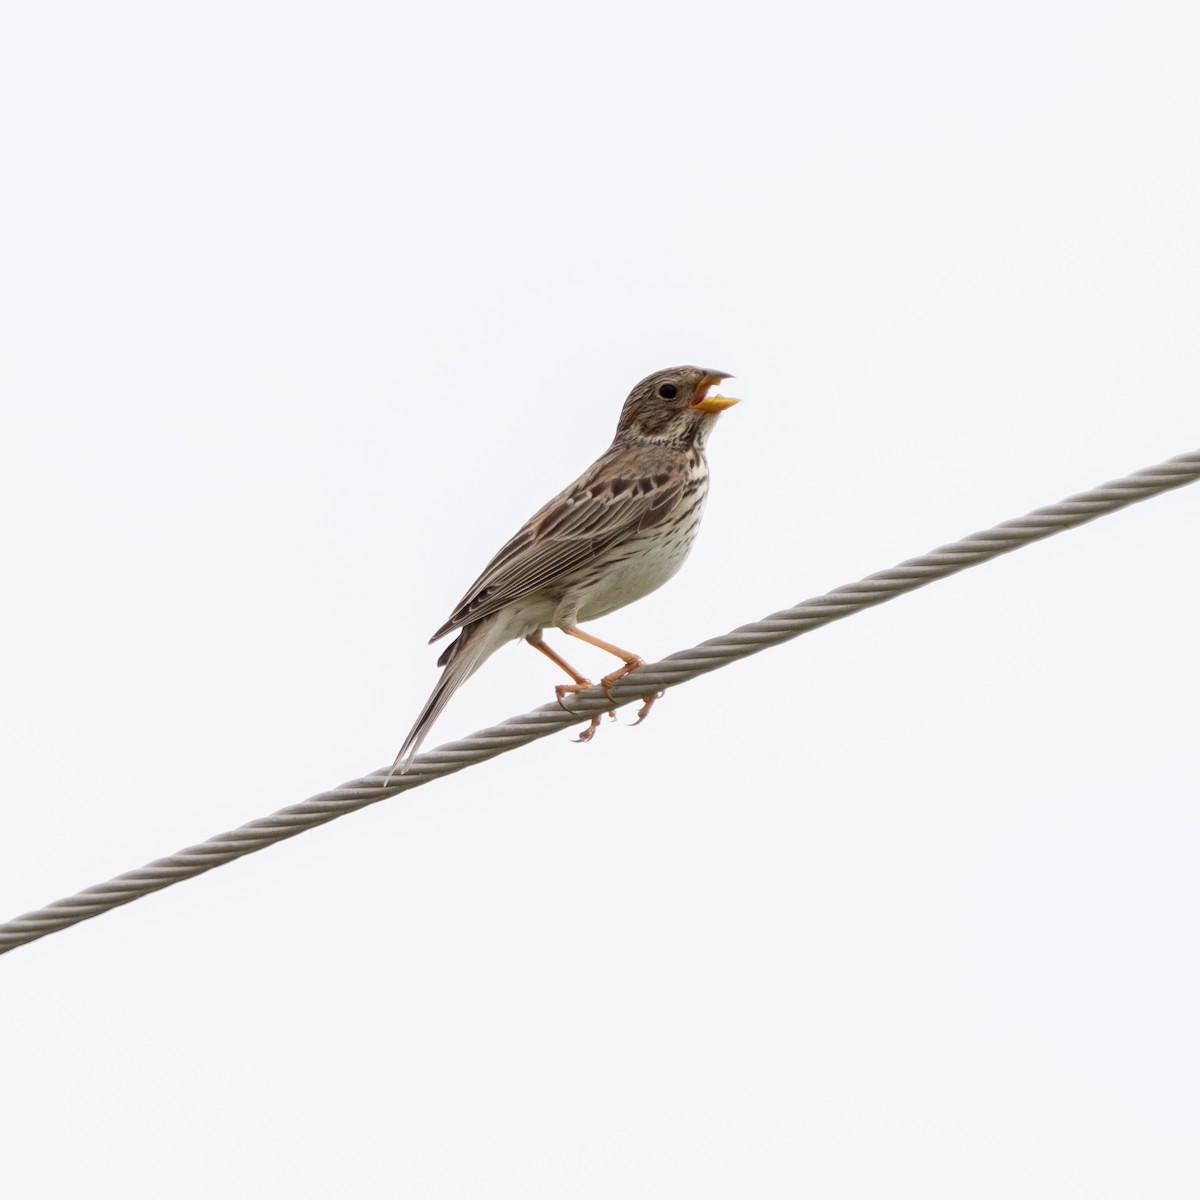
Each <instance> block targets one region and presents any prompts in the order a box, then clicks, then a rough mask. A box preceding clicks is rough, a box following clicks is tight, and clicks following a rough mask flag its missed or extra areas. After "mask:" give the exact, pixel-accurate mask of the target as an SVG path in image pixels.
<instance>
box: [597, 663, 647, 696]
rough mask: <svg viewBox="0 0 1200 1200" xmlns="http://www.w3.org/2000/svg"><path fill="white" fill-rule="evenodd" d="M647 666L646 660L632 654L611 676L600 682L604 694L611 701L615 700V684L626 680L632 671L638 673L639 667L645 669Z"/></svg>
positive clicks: (606, 676)
mask: <svg viewBox="0 0 1200 1200" xmlns="http://www.w3.org/2000/svg"><path fill="white" fill-rule="evenodd" d="M645 665H646V660H645V659H644V658H639V657H638V656H637V655H636V654H631V655H630V656H629V657H628V658H627V659H626V660H625V662H624V664H623V665H622V666H619V667H618V668H617V669H616V670H615V671H613V673H612V674H611V675H605V677H604V678H603V679H602V680H600V686H601V688H603V689H604V694H605V695H606V696H607V697H608V698H609V699H610V700H612V699H613V698H614V697H613V694H612V687H613V684H614V683H616V682H617V680H618V679H624V678H625V676H626V675H628V674H629V672H630V671H636V670H637V669H638V667H644V666H645Z"/></svg>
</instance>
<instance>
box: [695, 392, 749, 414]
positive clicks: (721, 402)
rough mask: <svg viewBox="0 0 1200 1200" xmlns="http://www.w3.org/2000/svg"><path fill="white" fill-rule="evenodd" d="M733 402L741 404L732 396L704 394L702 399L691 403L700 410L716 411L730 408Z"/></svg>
mask: <svg viewBox="0 0 1200 1200" xmlns="http://www.w3.org/2000/svg"><path fill="white" fill-rule="evenodd" d="M735 404H741V401H740V400H738V399H736V398H735V397H733V396H719V395H718V396H705V397H704V399H703V400H699V401H697V402H696V403H695V404H693V405H692V407H693V408H698V409H699V410H700V411H701V412H707V413H716V412H721V411H722V409H726V408H732V407H733V406H734V405H735Z"/></svg>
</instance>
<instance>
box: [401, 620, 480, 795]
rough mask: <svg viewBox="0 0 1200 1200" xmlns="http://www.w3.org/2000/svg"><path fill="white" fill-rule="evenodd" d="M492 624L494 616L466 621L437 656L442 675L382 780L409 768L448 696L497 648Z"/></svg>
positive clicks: (444, 705)
mask: <svg viewBox="0 0 1200 1200" xmlns="http://www.w3.org/2000/svg"><path fill="white" fill-rule="evenodd" d="M494 624H495V622H494V620H487V619H485V620H483V621H478V622H475V623H473V624H471V625H468V626H467V627H466V628H465V629H464V630H463V631H462V633H460V634H459V635H458V637H457V638H455V639H454V641H453V642H451V643H450V645H449V646H447V647H446V649H445V651H444V652H443V654H442V656H441V658H439V659H438V666H439V667H442V668H444V669H443V671H442V677H441V679H439V680H438V683H437V687H435V688H434V689H433V693H432V695H430V697H429V699H428V700H426V701H425V707H424V708H422V709H421V715H420V716H419V717H417V722H416V724H415V725H414V726H413V727H412V729H410V730H409V733H408V737H406V738H405V739H404V745H403V746H401V747H400V753H399V754H397V755H396V761H395V762H394V763H392V769H391V770H390V771H389V772H388V773H387V778H386V779H384V783H387V781H388V779H391V777H392V776H393V775H395V774H397V773H399V774H401V775H403V774H404V772H405V771H407V770H408V766H409V763H411V762H412V760H413V758H414V756H415V755H416V753H417V751H418V750H419V749H420V748H421V743H422V742H423V741H424V740H425V738H426V736H427V735H428V733H429V731H430V730H431V729H432V728H433V723H434V722H435V721H436V720H437V719H438V717H439V716H440V715H441V711H442V709H443V708H445V707H446V705H447V704H449V702H450V697H451V696H453V695H454V693H455V692H457V691H458V689H459V688H460V687H462V685H463V684H464V683H466V681H467V680H468V679H469V678H470V677H471V676H472V675H473V674H474V673H475V671H476V670H477V669H478V668H479V667H480V666H482V665H483V660H484V659H485V658H487V657H488V655H490V654H491V652H492V651H493V650H494V649H495V648H496V647H495V645H493V644H490V641H491V639H490V638H489V634H490V633H491V631H492V626H493V625H494Z"/></svg>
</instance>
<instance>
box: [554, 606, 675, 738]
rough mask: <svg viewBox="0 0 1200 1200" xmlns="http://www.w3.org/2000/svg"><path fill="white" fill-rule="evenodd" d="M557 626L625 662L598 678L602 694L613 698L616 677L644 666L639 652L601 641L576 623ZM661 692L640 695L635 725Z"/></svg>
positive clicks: (620, 677) (643, 660)
mask: <svg viewBox="0 0 1200 1200" xmlns="http://www.w3.org/2000/svg"><path fill="white" fill-rule="evenodd" d="M559 628H560V629H561V630H562V631H563V633H565V634H567V635H569V636H570V637H574V638H579V640H580V641H581V642H587V643H588V645H590V646H595V647H596V649H597V650H606V651H607V652H608V653H609V654H611V655H612V656H613V657H614V658H619V659H621V660H622V662H623V663H624V664H625V665H624V666H621V667H618V668H617V669H616V670H615V671H613V672H612V674H611V675H605V676H604V678H603V679H601V680H600V686H601V687H602V688H603V689H604V694H605V695H606V696H607V697H608V698H609V699H610V700H612V699H613V694H612V686H613V684H614V683H616V682H617V680H618V679H623V678H624V677H625V676H626V675H628V674H629V672H630V671H636V670H637V669H638V667H644V666H645V665H646V660H645V659H644V658H642V657H641V655H639V654H633V653H632V652H631V651H629V650H622V649H621V647H620V646H614V645H612V644H611V643H610V642H605V641H601V640H600V638H598V637H596V636H595V635H593V634H590V633H586V632H585V631H584V630H582V629H580V628H579V627H578V626H577V625H560V626H559ZM661 695H662V693H661V692H655V693H654V694H653V695H651V696H643V697H642V707H641V708H640V709H639V710H638V715H637V720H636V721H634V724H635V725H638V724H640V723H641V722H642V721H644V720H645V719H646V716H647V714H648V713H649V712H650V709H651V708H653V707H654V702H655V700H657V699H658V698H659V696H661Z"/></svg>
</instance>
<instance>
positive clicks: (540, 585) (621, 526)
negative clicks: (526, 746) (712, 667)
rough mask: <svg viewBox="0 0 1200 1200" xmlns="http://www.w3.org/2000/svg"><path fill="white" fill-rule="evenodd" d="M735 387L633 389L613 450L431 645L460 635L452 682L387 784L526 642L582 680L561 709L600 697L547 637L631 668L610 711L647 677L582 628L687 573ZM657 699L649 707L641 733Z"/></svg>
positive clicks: (452, 657)
mask: <svg viewBox="0 0 1200 1200" xmlns="http://www.w3.org/2000/svg"><path fill="white" fill-rule="evenodd" d="M729 378H731V376H729V375H728V374H726V373H725V372H723V371H711V370H707V369H705V368H703V367H694V366H683V367H671V368H668V369H667V370H664V371H656V372H655V373H654V374H653V375H648V376H646V378H645V379H643V380H642V381H641V382H640V383H639V384H637V386H636V387H634V389H633V390H632V391H631V392H630V393H629V396H628V398H627V399H626V401H625V404H624V406H623V407H622V409H621V416H620V419H619V420H618V422H617V430H616V435H615V436H614V438H613V441H612V445H610V446H609V448H608V449H607V450H606V451H605V452H604V453H603V454H602V455H601V456H600V457H599V458H598V459H596V461H595V462H594V463H593V464H592V465H591V466H590V467H588V469H587V470H586V471H584V472H583V474H582V475H580V476H579V478H578V479H576V480H575V482H574V483H572V484H571V485H570V486H568V487H566V488H564V489H563V490H562V491H561V492H559V493H558V495H557V496H555V497H554V499H553V500H551V501H549V503H547V504H545V505H544V506H543V507H542V508H540V509H538V511H537V512H536V513H534V514H533V516H532V517H530V518H529V520H528V521H526V522H525V524H524V525H522V526H521V528H520V529H519V530H518V531H517V532H516V533H515V534H514V535H513V536H512V537H511V538H510V539H509V540H508V541H507V542H506V543H505V544H504V545H503V546H502V547H501V548H500V550H499V551H498V552H497V554H496V556H495V557H494V558H493V559H492V560H491V562H489V563H488V565H487V566H486V567H484V569H483V571H482V573H481V574H480V576H479V578H478V579H476V580H475V582H474V583H473V584H471V586H470V587H469V588H468V589H467V592H466V594H465V595H464V596H463V598H462V600H460V601H459V603H458V606H457V607H456V608H455V609H454V611H453V612H452V613H451V614H450V617H449V619H448V620H447V621H446V622H445V624H443V625H442V626H441V628H440V629H438V631H437V632H436V633H435V634H434V635H433V637H431V638H430V639H429V641H430V644H431V645H432V644H433V643H434V642H437V641H440V640H441V639H442V638H443V637H445V636H446V635H447V634H449V633H453V632H454V631H455V630H458V636H457V637H456V638H455V639H454V641H452V642H451V643H450V644H449V645H448V646H447V647H446V649H445V650H444V651H443V652H442V655H441V657H440V658H439V659H438V663H437V665H438V666H439V667H441V668H442V675H441V678H440V679H439V680H438V683H437V686H436V687H435V688H434V689H433V692H432V694H431V695H430V697H429V699H428V700H426V702H425V706H424V708H422V709H421V712H420V715H419V716H418V717H417V720H416V723H415V724H414V725H413V727H412V729H411V731H410V732H409V734H408V736H407V737H406V738H405V739H404V743H403V745H402V746H401V747H400V752H399V753H398V754H397V755H396V761H395V762H394V763H393V764H392V768H391V770H390V771H389V772H388V775H387V779H390V778H391V776H392V774H393V773H397V772H398V773H400V774H403V773H404V772H406V771H407V770H408V768H409V765H410V764H411V762H412V760H413V758H414V756H415V755H416V753H417V751H418V750H419V749H420V747H421V743H422V742H423V741H424V740H425V738H426V736H427V735H428V734H429V731H430V729H431V728H432V727H433V724H434V722H435V721H436V720H437V718H438V717H439V716H440V714H441V712H442V710H443V709H444V708H445V707H446V704H447V703H448V702H449V700H450V698H451V696H453V695H454V693H455V692H456V691H458V689H459V688H460V687H461V686H462V685H463V684H464V683H465V682H466V681H467V680H468V679H469V678H470V677H471V676H472V675H473V674H474V673H475V672H476V671H477V670H479V668H480V667H481V666H482V665H483V664H484V662H485V661H486V660H487V659H488V658H490V657H491V655H492V654H493V653H495V651H496V650H498V649H499V648H500V647H501V646H503V645H504V644H506V643H507V642H511V641H516V640H518V639H524V640H525V641H526V642H527V643H528V644H529V645H530V646H532V647H533V648H534V649H535V650H538V651H540V652H541V653H542V654H544V655H545V656H546V657H547V658H548V659H550V661H551V662H553V663H554V664H555V665H556V666H558V667H559V668H560V669H562V670H563V671H565V672H566V673H567V674H568V675H569V676H570V677H571V682H570V683H564V684H559V685H558V686H557V687H556V688H555V695H556V697H557V698H558V702H559V703H560V704H563V700H564V698H565V697H566V696H568V695H570V694H571V693H572V692H577V691H582V690H583V689H584V688H589V687H592V686H593V685H592V682H591V680H589V679H587V678H586V677H585V676H584V675H582V674H581V673H580V672H578V671H577V670H575V668H574V667H572V666H571V665H570V664H569V663H568V662H567V661H566V659H564V658H562V657H561V656H560V655H559V654H558V653H557V652H556V651H555V650H554V649H553V648H552V647H551V646H549V645H548V644H547V643H546V642H545V641H544V640H543V636H542V634H543V630H545V629H547V628H556V629H559V630H561V631H562V632H563V633H564V634H566V635H567V636H569V637H573V638H577V639H579V640H580V641H583V642H587V643H588V644H589V645H592V646H595V647H597V648H598V649H600V650H604V651H607V652H608V653H609V654H611V655H613V656H614V657H615V658H619V659H621V666H619V667H618V668H617V669H616V670H614V671H612V672H611V673H610V674H608V675H605V676H604V678H603V679H601V680H600V686H601V688H603V689H604V693H605V695H606V696H607V697H608V698H609V699H610V700H611V699H612V698H613V696H612V686H613V684H614V683H616V681H617V680H618V679H621V678H622V677H623V676H625V675H627V674H628V673H629V672H630V671H634V670H636V669H637V668H638V667H641V666H645V662H644V661H643V659H642V658H641V657H640V656H639V655H637V654H633V653H631V652H630V651H628V650H623V649H621V647H619V646H614V645H612V644H611V643H609V642H605V641H602V640H601V639H600V638H598V637H596V636H595V635H593V634H590V633H587V632H585V631H584V630H583V629H580V628H579V625H578V622H580V621H591V620H595V619H596V618H598V617H603V616H606V615H607V614H608V613H611V612H614V611H615V610H616V609H618V608H623V607H624V606H625V605H626V604H631V603H632V602H633V601H635V600H640V599H641V598H642V597H643V596H647V595H649V594H650V593H651V592H653V591H654V590H655V589H656V588H659V587H661V586H662V585H663V584H664V583H666V582H667V580H668V579H670V578H671V577H672V576H673V575H674V574H675V573H676V571H678V570H679V568H680V567H681V566H682V565H683V561H684V559H685V558H687V556H688V552H689V551H690V550H691V548H692V544H693V542H694V541H695V538H696V531H697V529H698V528H699V526H700V518H701V516H702V515H703V512H704V504H705V500H706V498H707V495H708V460H707V458H706V457H705V443H706V442H707V440H708V435H709V434H710V432H711V431H712V428H713V426H714V425H715V424H716V421H717V417H718V415H719V414H720V413H721V412H723V411H724V410H725V409H727V408H730V407H731V406H733V405H734V404H737V403H739V401H738V400H736V399H734V398H732V397H729V396H723V395H721V394H720V393H719V392H715V391H714V390H713V389H714V388H716V387H717V386H718V385H719V384H721V383H722V382H723V381H725V380H726V379H729ZM658 698H659V694H658V693H652V694H651V695H648V696H644V697H642V707H641V709H640V710H639V712H638V716H637V721H635V724H637V723H639V722H641V721H642V720H643V719H644V718H645V716H646V715H647V713H648V712H649V711H650V707H651V706H652V705H653V703H654V701H655V700H657V699H658ZM563 707H564V708H565V707H566V705H565V704H563ZM599 723H600V714H599V713H597V714H596V715H595V716H594V717H592V718H591V721H590V724H589V725H588V727H587V729H586V730H585V731H584V732H583V733H582V734H581V735H580V737H579V738H578V739H577V740H579V741H584V742H586V741H589V740H590V739H591V737H592V734H593V733H594V732H595V730H596V727H597V726H598V725H599ZM387 779H385V781H384V782H385V783H386V782H387Z"/></svg>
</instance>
